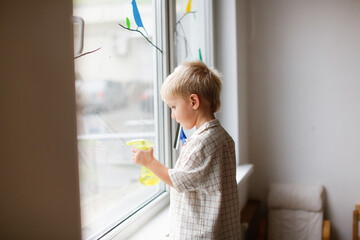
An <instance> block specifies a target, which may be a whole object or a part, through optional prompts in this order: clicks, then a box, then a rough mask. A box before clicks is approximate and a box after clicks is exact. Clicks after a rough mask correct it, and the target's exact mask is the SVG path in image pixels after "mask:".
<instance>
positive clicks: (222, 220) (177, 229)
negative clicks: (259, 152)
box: [169, 119, 241, 240]
mask: <svg viewBox="0 0 360 240" xmlns="http://www.w3.org/2000/svg"><path fill="white" fill-rule="evenodd" d="M169 175H170V179H171V181H172V183H173V185H174V188H171V193H170V199H171V200H170V215H171V229H170V238H171V239H191V240H195V239H230V240H236V239H240V231H241V228H240V206H239V196H238V191H237V184H236V162H235V148H234V141H233V139H232V138H231V137H230V135H229V134H228V133H227V132H226V131H225V130H224V128H223V127H222V126H221V125H220V123H219V121H218V120H217V119H214V120H212V121H210V122H207V123H205V124H204V125H203V126H201V127H200V128H199V129H197V130H196V132H195V133H194V134H193V135H192V136H191V138H189V139H188V141H187V142H186V144H185V145H184V146H183V147H182V149H181V153H180V156H179V159H178V160H177V162H176V165H175V167H174V168H173V169H170V170H169Z"/></svg>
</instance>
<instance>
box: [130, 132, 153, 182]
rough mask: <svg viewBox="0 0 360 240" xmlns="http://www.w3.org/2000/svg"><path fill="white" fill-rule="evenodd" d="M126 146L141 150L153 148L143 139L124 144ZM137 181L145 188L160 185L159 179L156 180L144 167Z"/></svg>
mask: <svg viewBox="0 0 360 240" xmlns="http://www.w3.org/2000/svg"><path fill="white" fill-rule="evenodd" d="M126 145H128V146H130V145H133V146H134V148H137V149H141V150H147V149H149V148H151V147H153V146H155V144H154V143H153V142H151V141H148V140H143V139H139V140H133V141H129V142H127V143H126ZM139 180H140V182H141V183H142V184H143V185H145V186H153V185H156V184H159V183H160V178H158V177H157V176H156V175H155V174H154V173H153V172H152V171H150V170H149V169H148V168H146V167H144V166H143V167H142V168H141V172H140V176H139Z"/></svg>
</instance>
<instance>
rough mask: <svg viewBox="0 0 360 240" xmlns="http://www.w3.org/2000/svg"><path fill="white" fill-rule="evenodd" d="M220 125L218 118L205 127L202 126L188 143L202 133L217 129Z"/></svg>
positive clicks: (207, 123)
mask: <svg viewBox="0 0 360 240" xmlns="http://www.w3.org/2000/svg"><path fill="white" fill-rule="evenodd" d="M218 125H220V122H219V120H217V119H216V118H215V119H213V120H211V121H209V122H206V123H204V124H203V125H201V127H199V128H198V129H196V131H195V132H194V133H193V135H192V136H191V137H190V138H189V139H188V140H187V142H188V141H189V140H190V139H192V138H193V137H196V136H198V135H200V134H201V133H202V132H204V131H206V130H207V129H209V128H212V127H215V126H218Z"/></svg>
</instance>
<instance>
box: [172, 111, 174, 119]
mask: <svg viewBox="0 0 360 240" xmlns="http://www.w3.org/2000/svg"><path fill="white" fill-rule="evenodd" d="M171 118H173V119H175V114H174V111H171Z"/></svg>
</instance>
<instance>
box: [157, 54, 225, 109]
mask: <svg viewBox="0 0 360 240" xmlns="http://www.w3.org/2000/svg"><path fill="white" fill-rule="evenodd" d="M221 86H222V81H221V78H220V74H219V73H218V71H217V70H216V69H214V68H209V67H208V66H206V64H204V63H203V62H200V61H195V62H185V63H182V64H181V65H179V66H178V67H176V68H175V70H174V72H173V73H171V74H170V75H169V76H168V77H167V78H166V80H165V82H164V83H163V85H162V87H161V97H162V98H163V99H164V100H165V101H166V99H169V98H171V97H184V98H187V97H189V96H190V95H191V94H197V95H198V96H199V98H200V100H206V101H207V102H209V103H210V105H211V111H212V112H213V113H215V112H217V111H219V109H220V92H221Z"/></svg>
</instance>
